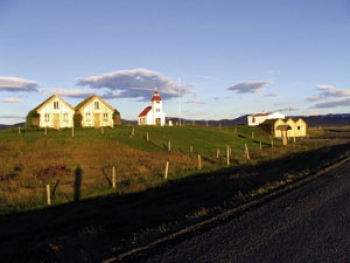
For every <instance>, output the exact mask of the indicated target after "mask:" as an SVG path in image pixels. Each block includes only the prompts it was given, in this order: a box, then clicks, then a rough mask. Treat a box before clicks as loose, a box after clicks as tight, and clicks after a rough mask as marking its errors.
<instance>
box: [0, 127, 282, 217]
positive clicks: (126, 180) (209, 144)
mask: <svg viewBox="0 0 350 263" xmlns="http://www.w3.org/2000/svg"><path fill="white" fill-rule="evenodd" d="M237 130H238V132H237ZM252 132H255V134H256V135H255V138H256V140H252V139H251V138H249V137H251V134H252ZM0 136H1V137H0V138H1V139H0V180H1V186H0V187H1V195H0V200H1V206H0V213H1V214H6V213H11V212H16V211H23V210H27V209H33V208H39V207H43V206H45V205H46V201H47V200H46V196H45V195H46V186H47V185H48V184H49V185H50V186H51V190H54V191H53V193H52V202H51V203H52V204H53V205H54V204H61V203H65V202H70V201H73V200H74V194H75V193H74V192H75V191H76V190H77V189H75V188H74V187H73V186H74V183H75V179H76V178H75V171H76V170H77V168H78V167H79V168H80V169H81V172H82V181H81V188H80V189H79V191H80V198H81V199H86V198H91V197H96V196H101V195H102V196H103V195H107V194H113V193H118V194H126V193H133V192H139V191H142V190H145V189H148V188H150V187H155V186H158V185H160V184H162V183H164V182H165V180H164V173H165V168H166V164H167V162H168V176H167V179H168V180H176V179H179V178H183V177H187V176H191V175H193V174H195V173H197V172H198V170H199V169H201V170H202V171H212V170H216V169H218V168H220V167H223V166H226V165H227V158H226V156H227V147H228V146H229V147H230V153H231V158H230V164H231V163H233V164H239V163H244V162H246V159H244V152H245V144H247V147H249V148H248V149H249V151H250V152H251V153H250V154H251V155H252V157H254V155H255V152H257V150H258V149H260V141H257V140H258V139H259V140H261V144H262V146H261V147H268V148H270V147H271V146H270V143H271V142H270V139H269V138H267V137H266V136H265V135H264V134H262V133H261V132H260V131H258V130H254V131H251V130H250V129H247V127H238V128H231V129H218V128H199V127H158V128H157V127H132V126H118V127H116V128H114V129H106V128H105V129H103V130H100V129H81V130H75V131H74V134H72V131H71V130H63V131H56V130H49V131H45V130H26V129H22V130H21V131H20V134H19V130H16V129H14V130H8V131H2V132H1V133H0ZM73 136H74V137H73ZM276 145H278V142H276ZM198 155H200V158H201V160H200V161H201V163H200V165H201V167H199V161H198V158H199V157H198ZM256 158H257V159H259V158H260V159H261V158H266V156H265V157H264V156H263V155H262V154H259V156H256ZM113 167H114V173H115V188H112V179H113V178H112V173H113Z"/></svg>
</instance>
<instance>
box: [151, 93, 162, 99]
mask: <svg viewBox="0 0 350 263" xmlns="http://www.w3.org/2000/svg"><path fill="white" fill-rule="evenodd" d="M155 100H156V101H161V100H162V98H161V97H160V96H159V93H158V91H157V90H155V91H154V94H153V98H152V100H151V101H155Z"/></svg>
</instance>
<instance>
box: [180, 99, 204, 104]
mask: <svg viewBox="0 0 350 263" xmlns="http://www.w3.org/2000/svg"><path fill="white" fill-rule="evenodd" d="M185 103H189V104H205V101H202V100H187V101H185Z"/></svg>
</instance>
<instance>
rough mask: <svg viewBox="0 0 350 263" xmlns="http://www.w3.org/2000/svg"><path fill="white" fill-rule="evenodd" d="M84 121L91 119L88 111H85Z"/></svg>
mask: <svg viewBox="0 0 350 263" xmlns="http://www.w3.org/2000/svg"><path fill="white" fill-rule="evenodd" d="M85 121H91V114H90V112H87V113H85Z"/></svg>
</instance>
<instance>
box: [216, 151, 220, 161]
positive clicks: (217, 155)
mask: <svg viewBox="0 0 350 263" xmlns="http://www.w3.org/2000/svg"><path fill="white" fill-rule="evenodd" d="M219 158H220V149H219V148H217V149H216V159H219Z"/></svg>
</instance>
